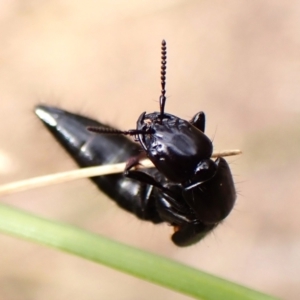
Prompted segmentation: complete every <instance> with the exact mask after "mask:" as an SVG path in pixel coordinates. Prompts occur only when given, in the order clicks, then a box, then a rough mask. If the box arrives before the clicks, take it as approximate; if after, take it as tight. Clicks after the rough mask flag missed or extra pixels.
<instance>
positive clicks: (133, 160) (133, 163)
mask: <svg viewBox="0 0 300 300" xmlns="http://www.w3.org/2000/svg"><path fill="white" fill-rule="evenodd" d="M145 158H147V155H146V153H145V152H144V151H143V152H141V153H140V154H139V155H136V156H132V157H130V158H129V159H128V160H127V162H126V167H125V172H128V171H129V170H130V169H132V168H134V167H137V166H139V165H140V161H141V160H143V159H145Z"/></svg>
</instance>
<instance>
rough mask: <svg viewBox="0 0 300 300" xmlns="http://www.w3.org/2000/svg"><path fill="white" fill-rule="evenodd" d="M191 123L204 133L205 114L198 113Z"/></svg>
mask: <svg viewBox="0 0 300 300" xmlns="http://www.w3.org/2000/svg"><path fill="white" fill-rule="evenodd" d="M190 123H191V124H192V125H194V126H195V127H196V128H198V129H199V130H201V131H202V132H204V130H205V114H204V112H203V111H200V112H198V113H196V114H195V115H194V116H193V118H192V120H190Z"/></svg>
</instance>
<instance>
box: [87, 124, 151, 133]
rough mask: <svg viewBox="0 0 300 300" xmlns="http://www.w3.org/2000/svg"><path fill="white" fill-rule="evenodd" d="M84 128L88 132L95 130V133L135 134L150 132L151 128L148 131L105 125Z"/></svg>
mask: <svg viewBox="0 0 300 300" xmlns="http://www.w3.org/2000/svg"><path fill="white" fill-rule="evenodd" d="M86 129H87V130H88V131H90V132H95V133H99V134H123V135H136V134H147V133H152V131H151V128H150V129H149V130H148V131H145V130H138V129H130V130H118V129H114V128H107V127H93V126H88V127H87V128H86ZM150 131H151V132H150Z"/></svg>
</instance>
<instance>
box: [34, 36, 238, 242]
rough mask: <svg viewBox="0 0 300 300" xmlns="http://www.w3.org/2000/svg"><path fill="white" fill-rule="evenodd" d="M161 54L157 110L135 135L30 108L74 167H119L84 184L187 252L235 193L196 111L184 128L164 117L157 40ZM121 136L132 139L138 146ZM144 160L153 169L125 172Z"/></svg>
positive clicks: (144, 119)
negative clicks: (161, 226)
mask: <svg viewBox="0 0 300 300" xmlns="http://www.w3.org/2000/svg"><path fill="white" fill-rule="evenodd" d="M161 52H162V63H161V86H162V91H161V96H160V98H159V103H160V111H159V112H153V113H149V114H147V113H146V112H143V113H142V114H141V115H140V117H139V118H138V120H137V126H136V129H131V130H127V131H121V130H117V129H114V128H112V127H110V126H107V125H105V124H102V123H99V122H97V121H95V120H92V119H89V118H87V117H84V116H81V115H76V114H72V113H69V112H67V111H64V110H61V109H58V108H54V107H50V106H45V105H38V106H37V107H36V114H37V115H38V117H39V118H40V119H41V120H42V121H43V123H44V124H45V125H46V126H47V128H48V129H49V130H50V131H51V132H52V133H53V135H54V136H55V138H56V139H57V140H58V141H59V142H60V143H61V145H62V146H63V147H64V148H65V149H66V150H67V151H68V152H69V153H70V155H71V156H72V157H73V158H74V159H75V161H76V162H77V163H78V164H79V166H81V167H87V166H94V165H104V164H112V163H117V162H122V161H124V160H127V167H126V169H125V172H124V174H115V175H106V176H101V177H94V178H91V179H92V180H93V181H94V182H95V183H96V184H97V186H98V187H99V188H100V190H102V191H103V192H104V193H106V194H107V195H108V196H109V197H110V198H112V199H113V200H114V201H116V203H117V204H118V205H119V206H121V207H122V208H124V209H126V210H127V211H130V212H131V213H133V214H135V215H136V216H137V217H139V218H140V219H143V220H148V221H152V222H153V223H161V222H167V223H169V224H171V225H172V226H173V227H174V233H173V235H172V241H173V242H174V243H175V244H176V245H178V246H189V245H191V244H194V243H196V242H198V241H199V240H201V239H202V238H203V237H205V236H206V235H207V233H209V232H210V231H211V230H212V229H214V228H215V227H216V226H217V225H218V224H219V223H220V222H221V221H222V220H223V219H224V218H226V217H227V215H228V214H229V213H230V211H231V210H232V208H233V206H234V203H235V200H236V191H235V187H234V182H233V178H232V174H231V171H230V168H229V166H228V163H227V162H226V160H225V159H224V158H222V157H218V158H217V159H216V160H215V161H214V160H212V159H211V155H212V151H213V146H212V142H211V140H210V139H209V138H208V137H207V136H206V135H205V134H204V131H205V114H204V113H203V112H199V113H197V114H196V115H195V116H194V117H193V118H192V119H191V120H190V121H186V120H183V119H181V118H179V117H177V116H174V115H171V114H169V113H166V112H165V103H166V96H165V94H166V89H165V85H166V64H167V60H166V58H167V57H166V54H167V52H166V42H165V41H164V40H163V41H162V50H161ZM87 129H88V130H87ZM95 133H96V134H95ZM124 135H130V136H134V137H135V141H136V142H138V143H135V142H133V141H131V140H130V139H128V138H127V137H125V136H124ZM146 156H147V157H148V158H149V159H150V160H151V161H152V162H153V164H154V166H155V168H148V169H145V170H143V171H142V170H133V167H135V166H137V165H138V164H139V161H140V160H141V159H143V158H145V157H146Z"/></svg>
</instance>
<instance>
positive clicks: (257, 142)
mask: <svg viewBox="0 0 300 300" xmlns="http://www.w3.org/2000/svg"><path fill="white" fill-rule="evenodd" d="M299 16H300V2H299V1H288V2H287V1H271V0H269V1H257V0H254V1H226V2H224V1H180V0H177V1H153V0H152V1H80V2H79V1H67V0H65V1H63V0H61V1H58V0H57V1H33V0H32V1H16V0H15V1H13V0H11V1H2V2H1V3H0V44H1V47H0V119H1V126H0V165H1V167H0V183H8V182H11V181H15V180H20V179H25V178H29V177H33V176H38V175H45V174H48V173H54V172H58V171H65V170H70V169H72V168H75V167H76V166H75V164H74V163H73V161H72V160H71V159H70V158H69V157H68V156H67V154H65V153H64V151H63V150H62V149H61V148H60V147H59V146H58V145H57V144H56V143H55V142H54V140H53V138H52V137H51V136H50V134H48V132H46V130H45V128H44V127H43V126H42V124H41V123H40V122H39V120H38V119H37V118H36V117H35V115H34V114H33V107H34V105H36V104H37V103H46V104H49V105H56V106H60V107H62V108H64V109H67V110H70V111H74V112H79V113H81V114H86V115H88V116H92V117H94V118H98V119H99V120H102V121H104V122H109V123H110V124H112V125H115V126H117V127H120V128H124V129H127V128H133V127H134V126H135V121H136V119H137V117H138V116H139V114H140V113H141V112H143V111H145V110H147V111H148V112H151V111H154V110H157V109H158V102H157V101H158V97H159V94H160V79H159V78H160V75H159V73H160V43H161V40H162V39H163V38H164V39H166V40H167V42H168V74H167V96H168V100H167V106H166V109H167V111H168V112H170V113H172V114H175V115H178V116H180V117H182V118H186V119H189V118H190V117H191V116H193V115H194V114H195V113H196V112H198V111H200V110H203V111H205V113H206V115H207V134H208V135H209V136H210V137H211V138H213V139H214V145H215V149H228V148H241V149H242V150H243V152H244V154H243V155H242V156H240V157H234V158H231V159H229V161H230V163H231V168H232V172H233V174H234V178H235V182H236V186H237V189H238V192H239V197H238V201H237V204H236V206H235V209H234V211H233V212H232V214H231V215H230V216H229V217H228V219H226V221H225V222H224V223H223V224H222V225H221V226H219V227H218V228H217V229H216V230H215V231H214V233H213V234H211V235H210V236H209V237H207V238H206V239H205V240H203V241H202V242H200V243H199V244H197V245H195V246H192V247H188V248H184V249H181V248H177V247H175V246H174V245H173V244H172V243H171V241H170V239H169V236H170V234H171V232H172V229H171V228H170V227H169V226H167V225H161V226H154V225H152V224H151V223H149V224H148V223H146V222H142V221H139V220H137V219H136V218H135V217H134V216H131V215H130V214H128V213H126V212H124V211H123V210H121V209H119V208H118V207H117V206H116V205H115V204H114V202H112V201H109V200H108V199H107V198H106V197H105V196H103V195H101V194H100V193H99V192H98V190H97V189H96V188H95V187H94V186H93V185H92V184H91V183H90V182H89V181H88V180H81V181H77V182H72V183H68V184H63V185H57V186H53V187H47V188H41V189H37V190H32V191H28V192H23V193H19V194H15V195H10V196H6V197H3V198H2V199H1V202H4V203H7V204H10V205H12V206H16V207H19V208H22V209H25V210H27V211H30V212H33V213H35V214H38V215H41V216H43V217H47V218H50V219H55V220H60V221H63V222H66V223H70V224H73V225H76V226H79V227H82V228H85V229H88V230H91V231H93V232H96V233H99V234H103V235H106V236H109V237H112V238H113V239H116V240H119V241H123V242H125V243H128V244H131V245H135V246H137V247H140V248H144V249H148V250H150V251H152V252H155V253H159V254H162V255H165V256H168V257H171V258H173V259H175V260H178V261H181V262H184V263H186V264H188V265H191V266H194V267H196V268H199V269H203V270H206V271H208V272H211V273H213V274H216V275H219V276H222V277H226V278H228V279H230V280H233V281H236V282H239V283H241V284H244V285H247V286H249V287H251V288H254V289H258V290H261V291H264V292H266V293H270V294H273V295H275V296H278V297H281V298H282V299H298V297H299V295H300V238H299V234H300V205H299V204H300V203H299V195H300V192H299V187H300V181H299V177H300V176H299V175H300V172H299V169H300V158H299V154H300V17H299ZM0 249H1V256H0V265H1V268H0V299H6V300H15V299H22V300H23V299H25V300H26V299H33V300H34V299H39V300H43V299H52V300H53V299H73V300H76V299H145V300H146V299H157V300H159V299H175V300H177V299H189V298H188V297H185V296H182V295H179V294H176V293H174V292H171V291H168V290H166V289H164V288H160V287H157V286H155V285H152V284H150V283H146V282H143V281H141V280H137V279H135V278H132V277H130V276H127V275H124V274H121V273H118V272H116V271H114V270H110V269H108V268H106V267H103V266H100V265H97V264H94V263H91V262H88V261H84V260H82V259H80V258H77V257H73V256H70V255H68V254H65V253H61V252H58V251H54V250H52V249H48V248H46V247H42V246H39V245H35V244H32V243H30V242H26V241H23V240H18V239H15V238H12V237H8V236H5V235H0ZM141 267H142V266H141Z"/></svg>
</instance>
